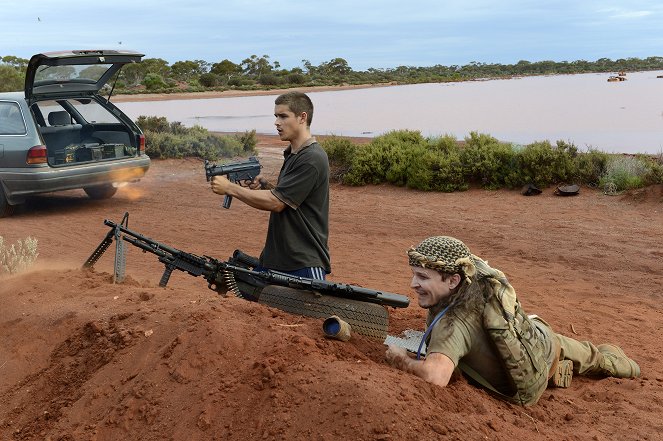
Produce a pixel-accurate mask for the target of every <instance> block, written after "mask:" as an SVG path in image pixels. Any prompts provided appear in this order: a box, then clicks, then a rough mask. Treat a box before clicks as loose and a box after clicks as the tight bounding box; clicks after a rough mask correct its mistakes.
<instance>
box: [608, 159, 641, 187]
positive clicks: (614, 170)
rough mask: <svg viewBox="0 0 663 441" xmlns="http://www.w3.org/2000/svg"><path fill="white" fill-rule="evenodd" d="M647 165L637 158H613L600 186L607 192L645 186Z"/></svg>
mask: <svg viewBox="0 0 663 441" xmlns="http://www.w3.org/2000/svg"><path fill="white" fill-rule="evenodd" d="M647 172H648V169H647V166H646V164H645V163H644V162H643V161H642V160H641V159H640V158H637V157H635V156H613V157H611V158H610V161H608V164H607V166H606V169H605V171H604V172H603V175H602V176H601V179H600V180H599V185H600V187H601V188H603V189H604V190H605V191H606V192H619V191H624V190H631V189H634V188H639V187H642V186H644V182H645V181H644V176H645V175H646V174H647Z"/></svg>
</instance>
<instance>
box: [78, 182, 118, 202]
mask: <svg viewBox="0 0 663 441" xmlns="http://www.w3.org/2000/svg"><path fill="white" fill-rule="evenodd" d="M83 190H84V191H85V193H87V195H88V196H90V199H110V198H112V197H113V195H114V194H115V192H116V191H117V187H113V186H112V185H111V184H105V185H95V186H94V187H85V188H84V189H83Z"/></svg>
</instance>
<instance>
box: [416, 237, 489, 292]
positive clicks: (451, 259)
mask: <svg viewBox="0 0 663 441" xmlns="http://www.w3.org/2000/svg"><path fill="white" fill-rule="evenodd" d="M407 255H408V258H409V263H410V265H411V266H420V267H422V268H431V269H434V270H437V271H441V272H444V273H448V274H455V273H458V274H462V275H464V276H465V280H467V282H468V283H471V280H470V277H472V276H473V275H475V274H476V266H475V263H474V259H475V257H474V256H473V255H472V253H470V249H469V248H468V247H467V245H465V244H464V243H463V242H461V241H460V240H458V239H455V238H453V237H449V236H433V237H429V238H428V239H425V240H424V241H423V242H421V243H420V244H419V245H417V246H416V247H412V248H410V249H409V250H408V252H407Z"/></svg>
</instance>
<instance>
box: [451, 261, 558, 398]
mask: <svg viewBox="0 0 663 441" xmlns="http://www.w3.org/2000/svg"><path fill="white" fill-rule="evenodd" d="M475 262H476V267H477V272H478V273H479V277H487V278H488V280H489V281H490V284H491V287H492V289H491V292H490V293H487V299H486V300H487V301H486V305H485V307H484V310H483V327H484V329H485V331H486V333H487V335H488V337H489V340H490V341H492V342H493V344H494V347H495V349H496V351H497V353H498V355H499V356H500V358H501V360H502V362H503V367H504V369H505V370H506V372H507V374H508V376H509V378H510V379H511V381H512V386H513V388H512V389H513V390H515V391H516V393H515V394H514V395H513V396H506V395H504V394H501V393H499V392H498V391H497V390H495V389H494V388H493V387H492V386H490V385H489V384H488V383H487V382H486V381H485V380H484V379H483V378H481V377H480V376H479V378H477V376H478V374H477V373H476V372H475V371H474V370H473V369H471V368H469V367H468V366H467V365H464V364H461V365H460V368H461V370H463V371H464V372H465V373H466V374H468V375H469V376H470V377H472V378H473V379H475V380H476V381H478V382H479V383H480V384H482V385H483V386H485V387H488V388H489V389H491V390H492V391H493V392H496V393H497V394H498V395H499V396H500V397H501V398H503V399H505V400H507V401H509V402H512V403H515V404H520V405H523V406H528V405H532V404H535V403H536V402H537V401H538V400H539V398H540V397H541V395H542V394H543V391H545V389H546V387H547V385H548V369H549V367H548V362H547V360H546V357H545V349H544V342H543V341H542V336H541V333H540V332H539V331H538V330H537V328H536V325H535V324H534V323H533V321H532V319H530V318H529V317H528V316H527V314H525V312H524V311H523V309H522V307H521V306H520V302H519V301H518V299H517V298H516V292H515V290H514V289H513V287H512V286H511V285H510V284H509V282H508V281H507V279H506V277H505V276H504V274H503V273H502V272H501V271H499V270H496V269H493V268H491V267H489V266H488V264H487V263H486V262H484V261H483V260H481V259H478V258H477V259H476V260H475ZM468 368H469V369H468Z"/></svg>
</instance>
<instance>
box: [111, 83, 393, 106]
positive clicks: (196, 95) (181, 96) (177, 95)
mask: <svg viewBox="0 0 663 441" xmlns="http://www.w3.org/2000/svg"><path fill="white" fill-rule="evenodd" d="M397 85H399V84H397V83H381V84H361V85H343V86H313V87H310V86H309V87H293V88H289V89H271V90H224V91H206V92H174V93H140V94H135V95H115V96H113V97H111V101H113V102H116V103H130V102H143V101H170V100H193V99H212V98H233V97H243V96H265V95H280V94H282V93H285V92H288V91H291V90H298V91H300V92H304V93H308V92H330V91H337V90H353V89H373V88H376V87H391V86H397Z"/></svg>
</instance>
